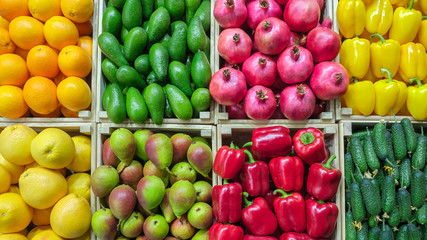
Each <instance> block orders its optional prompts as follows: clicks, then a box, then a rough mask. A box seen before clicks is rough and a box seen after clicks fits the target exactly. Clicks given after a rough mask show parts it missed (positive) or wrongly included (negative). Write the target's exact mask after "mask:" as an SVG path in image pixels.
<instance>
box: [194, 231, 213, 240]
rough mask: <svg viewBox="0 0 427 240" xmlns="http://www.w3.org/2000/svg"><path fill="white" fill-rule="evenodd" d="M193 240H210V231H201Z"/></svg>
mask: <svg viewBox="0 0 427 240" xmlns="http://www.w3.org/2000/svg"><path fill="white" fill-rule="evenodd" d="M191 240H209V229H203V230H199V231H198V232H196V234H194V236H193V237H192V238H191Z"/></svg>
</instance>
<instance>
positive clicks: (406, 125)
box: [400, 118, 417, 153]
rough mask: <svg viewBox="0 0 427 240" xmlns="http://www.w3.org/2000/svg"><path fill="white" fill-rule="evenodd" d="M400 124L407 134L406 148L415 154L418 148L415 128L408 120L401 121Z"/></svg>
mask: <svg viewBox="0 0 427 240" xmlns="http://www.w3.org/2000/svg"><path fill="white" fill-rule="evenodd" d="M400 124H401V125H402V127H403V131H404V132H405V139H406V148H407V150H408V152H410V153H413V152H414V151H415V148H416V147H417V136H416V135H415V130H414V126H413V125H412V122H411V120H409V119H408V118H403V119H402V120H400Z"/></svg>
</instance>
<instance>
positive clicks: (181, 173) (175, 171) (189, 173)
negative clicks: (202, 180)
mask: <svg viewBox="0 0 427 240" xmlns="http://www.w3.org/2000/svg"><path fill="white" fill-rule="evenodd" d="M196 178H197V172H196V170H194V169H193V167H191V165H190V164H189V163H188V162H179V163H177V164H175V166H173V168H172V169H171V174H170V182H171V184H174V183H176V182H178V181H179V180H188V181H190V182H191V183H194V181H196Z"/></svg>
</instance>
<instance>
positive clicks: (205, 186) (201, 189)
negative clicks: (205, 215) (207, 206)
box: [193, 181, 212, 203]
mask: <svg viewBox="0 0 427 240" xmlns="http://www.w3.org/2000/svg"><path fill="white" fill-rule="evenodd" d="M193 186H194V189H196V195H197V198H196V202H205V203H210V202H211V200H212V185H211V184H210V183H208V182H206V181H197V182H195V183H193Z"/></svg>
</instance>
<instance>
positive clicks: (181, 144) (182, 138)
mask: <svg viewBox="0 0 427 240" xmlns="http://www.w3.org/2000/svg"><path fill="white" fill-rule="evenodd" d="M171 141H172V145H173V157H172V163H173V164H176V163H179V162H182V161H184V160H185V159H186V158H187V150H188V147H190V145H191V143H192V142H193V139H191V137H190V136H189V135H187V134H185V133H177V134H175V135H173V136H172V137H171Z"/></svg>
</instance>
